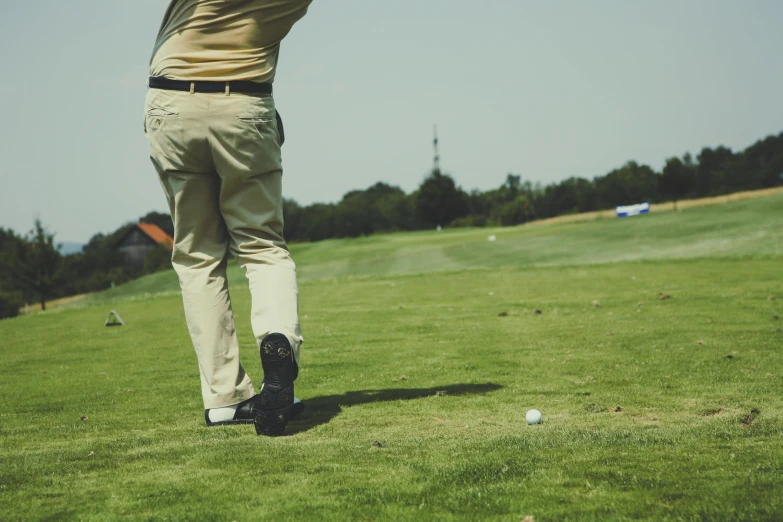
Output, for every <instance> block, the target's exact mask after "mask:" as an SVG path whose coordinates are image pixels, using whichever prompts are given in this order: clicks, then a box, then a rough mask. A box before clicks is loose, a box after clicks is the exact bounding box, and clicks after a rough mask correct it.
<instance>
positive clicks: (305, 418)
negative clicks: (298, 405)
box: [286, 382, 502, 435]
mask: <svg viewBox="0 0 783 522" xmlns="http://www.w3.org/2000/svg"><path fill="white" fill-rule="evenodd" d="M501 388H502V386H501V385H499V384H493V383H491V382H489V383H486V384H452V385H450V386H438V387H435V388H397V389H391V390H361V391H352V392H347V393H343V394H342V395H325V396H323V397H313V398H312V399H307V400H305V401H304V403H305V410H304V412H302V415H301V416H300V417H298V418H297V419H295V420H292V421H291V422H290V423H289V424H288V429H287V430H286V432H287V434H288V435H293V434H295V433H301V432H305V431H308V430H311V429H313V428H315V427H316V426H320V425H322V424H326V423H327V422H329V421H330V420H332V419H334V418H335V417H336V416H337V415H338V414H339V413H340V412H341V411H342V408H343V406H356V405H358V404H367V403H370V402H381V401H405V400H411V399H422V398H424V397H432V396H455V395H468V394H478V393H487V392H491V391H495V390H499V389H501Z"/></svg>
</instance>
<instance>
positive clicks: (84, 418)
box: [79, 415, 89, 421]
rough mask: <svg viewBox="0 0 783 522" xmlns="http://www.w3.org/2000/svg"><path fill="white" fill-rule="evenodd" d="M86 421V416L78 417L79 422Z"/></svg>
mask: <svg viewBox="0 0 783 522" xmlns="http://www.w3.org/2000/svg"><path fill="white" fill-rule="evenodd" d="M87 419H89V417H88V416H87V415H82V416H81V417H79V420H83V421H86V420H87Z"/></svg>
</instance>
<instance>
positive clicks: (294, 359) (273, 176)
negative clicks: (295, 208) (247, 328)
mask: <svg viewBox="0 0 783 522" xmlns="http://www.w3.org/2000/svg"><path fill="white" fill-rule="evenodd" d="M275 116H276V113H275V109H274V101H273V100H272V98H271V97H270V96H249V95H243V94H234V95H230V96H222V97H220V96H219V97H215V98H213V99H212V104H211V106H210V118H209V121H210V127H211V128H210V136H211V143H212V157H213V158H214V162H215V168H216V170H217V172H218V173H219V175H220V178H221V180H222V185H221V192H220V212H221V215H222V216H223V219H224V220H225V222H226V226H227V229H228V232H229V235H230V238H231V239H230V249H231V252H232V253H233V254H234V255H235V256H236V257H237V260H238V261H239V264H240V265H241V266H242V267H243V268H244V269H245V274H246V276H247V278H248V281H249V286H250V293H251V298H252V311H251V324H252V326H253V333H254V335H255V337H256V340H257V342H258V344H259V346H260V355H261V363H262V365H263V367H264V385H263V389H262V391H260V392H259V399H258V400H257V402H256V419H255V422H256V431H257V432H258V433H259V434H266V435H276V434H280V433H282V430H283V429H284V428H285V423H286V422H287V421H288V419H289V416H290V411H291V410H290V408H291V406H292V405H293V401H294V396H293V387H294V386H293V385H294V380H295V379H296V377H297V375H298V362H299V347H300V345H301V343H302V334H301V331H300V328H299V311H298V289H297V284H296V267H295V265H294V262H293V260H292V259H291V256H290V254H289V252H288V247H287V246H286V244H285V240H284V239H283V195H282V172H283V171H282V163H281V158H280V141H279V135H278V130H277V121H276V117H275Z"/></svg>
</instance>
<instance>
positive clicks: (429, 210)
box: [415, 169, 469, 227]
mask: <svg viewBox="0 0 783 522" xmlns="http://www.w3.org/2000/svg"><path fill="white" fill-rule="evenodd" d="M415 201H416V203H415V212H416V217H417V218H418V219H420V220H421V221H422V222H423V223H425V224H427V225H429V226H430V227H434V226H436V225H448V224H449V223H451V222H452V221H454V220H455V219H457V218H460V217H463V216H466V215H467V214H468V212H469V208H468V195H467V194H465V192H463V191H462V190H461V189H460V188H459V187H457V185H456V183H454V180H453V179H452V178H451V176H448V175H446V174H442V173H441V172H440V170H438V169H435V170H433V171H432V173H430V175H429V176H427V177H426V178H425V179H424V182H422V184H421V187H419V191H418V193H417V194H416V199H415Z"/></svg>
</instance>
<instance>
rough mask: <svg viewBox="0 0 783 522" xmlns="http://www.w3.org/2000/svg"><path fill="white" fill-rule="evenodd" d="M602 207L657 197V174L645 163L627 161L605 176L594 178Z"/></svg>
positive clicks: (651, 199)
mask: <svg viewBox="0 0 783 522" xmlns="http://www.w3.org/2000/svg"><path fill="white" fill-rule="evenodd" d="M595 189H596V192H597V194H598V201H599V202H600V205H601V207H603V208H612V207H616V206H618V205H629V204H631V203H639V202H642V201H654V200H656V199H658V175H657V174H656V173H655V171H654V170H652V169H651V168H650V167H648V166H647V165H639V164H638V163H636V162H635V161H629V162H628V163H626V164H625V165H623V166H622V167H621V168H619V169H616V170H613V171H612V172H610V173H609V174H607V175H606V176H603V177H600V178H596V179H595Z"/></svg>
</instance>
